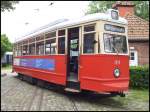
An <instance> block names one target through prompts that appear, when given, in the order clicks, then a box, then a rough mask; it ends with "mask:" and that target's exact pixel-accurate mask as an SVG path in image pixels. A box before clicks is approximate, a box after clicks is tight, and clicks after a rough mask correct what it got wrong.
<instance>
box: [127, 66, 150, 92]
mask: <svg viewBox="0 0 150 112" xmlns="http://www.w3.org/2000/svg"><path fill="white" fill-rule="evenodd" d="M130 87H133V88H145V89H148V88H149V66H137V67H130Z"/></svg>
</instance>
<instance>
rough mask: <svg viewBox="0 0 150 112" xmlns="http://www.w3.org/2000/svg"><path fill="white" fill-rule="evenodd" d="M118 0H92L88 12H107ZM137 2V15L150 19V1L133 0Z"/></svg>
mask: <svg viewBox="0 0 150 112" xmlns="http://www.w3.org/2000/svg"><path fill="white" fill-rule="evenodd" d="M115 2H116V1H91V2H90V3H89V6H88V10H87V12H86V14H92V13H97V12H105V11H106V10H107V9H109V8H112V4H114V3H115ZM132 2H133V3H134V4H135V15H137V16H139V17H141V18H143V19H146V20H149V1H132Z"/></svg>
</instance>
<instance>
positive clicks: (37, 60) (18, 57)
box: [13, 30, 66, 85]
mask: <svg viewBox="0 0 150 112" xmlns="http://www.w3.org/2000/svg"><path fill="white" fill-rule="evenodd" d="M58 33H59V34H58ZM58 33H57V31H50V32H47V33H45V34H41V35H37V36H36V37H31V38H28V39H24V40H21V41H19V42H17V43H15V44H14V60H13V70H14V71H15V72H17V73H18V74H19V75H27V76H30V77H33V78H36V79H41V80H45V81H48V82H52V83H56V84H60V85H65V84H66V54H65V39H66V37H65V30H60V31H59V32H58ZM56 35H57V36H56ZM57 45H58V46H57ZM58 48H59V50H57V49H58Z"/></svg>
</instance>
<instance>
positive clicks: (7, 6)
mask: <svg viewBox="0 0 150 112" xmlns="http://www.w3.org/2000/svg"><path fill="white" fill-rule="evenodd" d="M16 3H19V2H18V1H1V12H4V11H5V10H8V11H10V10H14V9H15V7H13V5H14V4H16Z"/></svg>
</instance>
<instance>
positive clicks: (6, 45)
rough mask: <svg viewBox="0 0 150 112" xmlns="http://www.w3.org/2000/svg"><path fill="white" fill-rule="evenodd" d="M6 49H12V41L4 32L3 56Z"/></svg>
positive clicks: (2, 39)
mask: <svg viewBox="0 0 150 112" xmlns="http://www.w3.org/2000/svg"><path fill="white" fill-rule="evenodd" d="M6 51H12V43H11V42H10V41H9V39H8V37H7V36H6V35H5V34H2V35H1V57H3V55H4V54H5V52H6Z"/></svg>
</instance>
